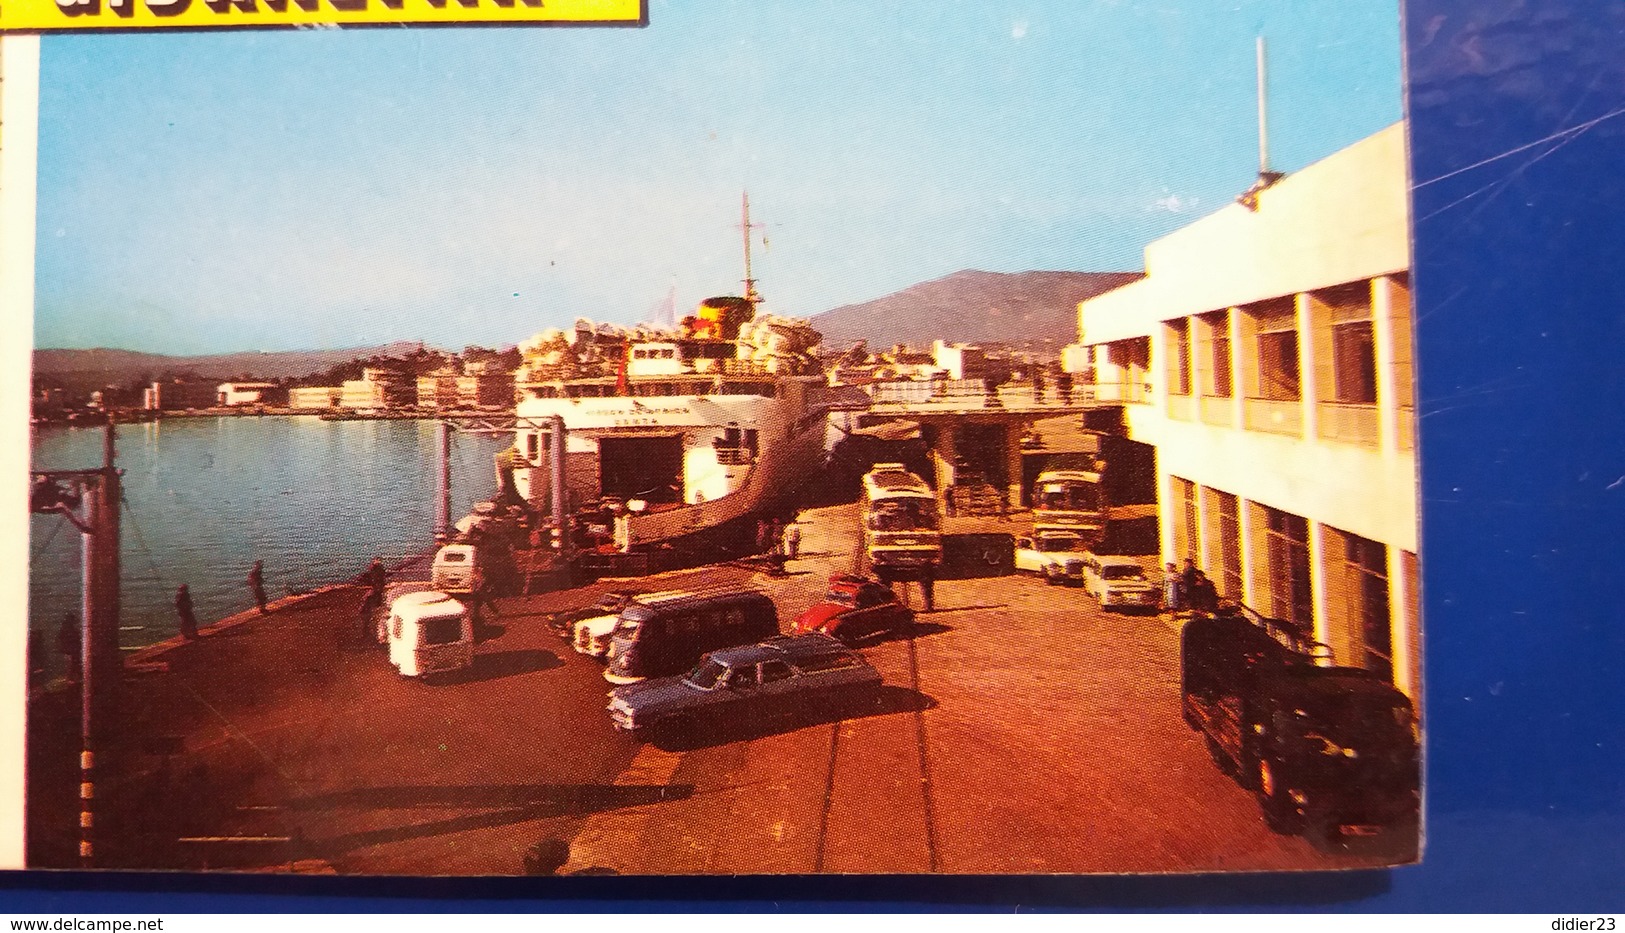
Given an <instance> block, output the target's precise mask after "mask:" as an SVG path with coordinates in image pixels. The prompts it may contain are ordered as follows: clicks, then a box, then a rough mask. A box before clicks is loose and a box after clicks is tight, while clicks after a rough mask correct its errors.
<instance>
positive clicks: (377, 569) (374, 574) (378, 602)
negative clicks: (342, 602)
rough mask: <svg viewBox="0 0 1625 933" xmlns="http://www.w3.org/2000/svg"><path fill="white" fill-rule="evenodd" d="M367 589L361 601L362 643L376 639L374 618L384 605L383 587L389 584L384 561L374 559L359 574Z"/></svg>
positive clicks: (380, 558)
mask: <svg viewBox="0 0 1625 933" xmlns="http://www.w3.org/2000/svg"><path fill="white" fill-rule="evenodd" d="M360 582H361V583H362V584H363V585H365V586H366V587H367V595H366V596H364V597H362V599H361V640H362V642H368V641H374V640H381V639H378V630H377V626H376V625H374V621H373V620H374V618H375V617H376V616H377V615H378V610H379V609H380V608H382V607H383V605H384V587H385V586H386V585H387V584H388V582H389V574H388V573H387V572H386V571H385V570H384V559H383V558H382V557H374V558H373V559H372V563H370V564H368V565H367V569H366V571H364V572H363V573H362V574H361V581H360Z"/></svg>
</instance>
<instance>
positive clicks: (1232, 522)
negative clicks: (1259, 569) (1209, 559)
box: [1208, 489, 1242, 600]
mask: <svg viewBox="0 0 1625 933" xmlns="http://www.w3.org/2000/svg"><path fill="white" fill-rule="evenodd" d="M1208 492H1209V494H1210V495H1212V497H1213V498H1212V502H1211V507H1212V509H1213V511H1215V512H1217V513H1218V515H1219V592H1220V593H1223V594H1224V595H1225V596H1227V597H1229V598H1230V599H1235V600H1240V599H1241V595H1242V589H1241V521H1240V518H1239V511H1238V509H1237V507H1236V497H1235V496H1232V495H1230V494H1229V493H1227V492H1219V491H1218V490H1216V489H1212V490H1208Z"/></svg>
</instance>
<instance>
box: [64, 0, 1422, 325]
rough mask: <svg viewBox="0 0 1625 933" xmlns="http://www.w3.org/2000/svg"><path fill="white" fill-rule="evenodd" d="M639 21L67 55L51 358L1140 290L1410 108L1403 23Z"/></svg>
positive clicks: (979, 17)
mask: <svg viewBox="0 0 1625 933" xmlns="http://www.w3.org/2000/svg"><path fill="white" fill-rule="evenodd" d="M882 6H884V5H882V4H874V3H871V2H844V0H787V2H776V0H749V2H747V0H738V2H736V0H688V2H665V0H650V10H649V20H650V24H649V26H647V27H646V28H642V29H555V28H528V29H526V28H518V29H489V28H486V29H419V30H387V29H385V30H380V29H373V30H350V31H339V30H316V31H290V32H241V33H191V34H183V35H180V34H178V35H121V36H51V37H47V38H46V39H45V40H44V42H43V47H42V62H41V84H42V88H43V90H42V92H41V108H40V170H39V171H40V178H39V184H40V190H39V244H38V257H39V259H38V268H39V276H38V301H37V304H38V313H37V320H36V338H35V342H36V344H37V345H39V346H42V347H43V346H72V347H91V346H117V347H125V348H129V349H139V350H147V351H152V352H162V353H181V354H189V353H211V352H223V351H231V350H248V349H264V350H278V349H300V348H316V347H348V346H359V345H366V344H374V343H380V342H385V341H389V340H424V341H427V342H429V343H431V344H435V345H440V346H446V347H451V348H460V347H462V346H463V345H464V344H468V343H479V344H485V345H502V344H511V343H515V342H517V341H519V340H521V339H523V338H525V337H527V336H529V335H530V334H532V333H534V332H536V331H537V330H540V329H542V328H544V327H548V326H557V325H561V324H566V323H568V322H569V321H571V320H573V319H574V318H575V317H577V316H580V315H585V316H588V317H592V318H595V319H599V320H615V321H623V322H632V321H636V320H639V319H642V318H645V317H647V316H648V315H649V313H650V311H651V309H652V308H654V307H655V306H656V305H657V304H658V303H659V302H660V301H661V300H662V299H663V298H664V297H665V296H666V294H667V293H668V291H669V290H671V289H674V288H675V290H676V296H677V302H678V305H679V307H687V306H691V305H693V304H694V303H696V302H697V301H698V300H699V299H701V298H703V297H705V296H707V295H711V294H723V293H730V292H736V291H737V290H738V289H739V284H738V280H739V279H740V278H741V276H742V270H741V258H740V245H739V232H738V230H737V229H736V228H735V225H736V224H737V223H738V213H739V196H740V192H741V190H742V189H745V188H748V189H749V190H750V194H751V204H752V213H753V218H752V219H753V220H755V221H757V222H760V223H763V224H765V225H766V226H765V227H764V229H763V230H762V231H760V233H763V234H765V235H766V237H767V239H768V245H767V247H766V249H765V251H764V250H763V249H761V248H760V242H759V241H758V249H757V250H756V252H755V255H754V257H753V258H754V260H755V272H756V277H757V278H758V279H759V280H760V282H761V285H760V287H761V290H762V292H763V294H764V296H765V297H766V298H767V300H768V308H769V309H770V310H772V311H774V312H776V313H781V314H793V315H810V314H815V313H817V312H820V311H825V310H828V309H830V308H833V307H837V306H839V305H842V304H847V303H851V302H857V301H865V300H868V299H871V298H875V297H879V296H881V295H885V294H888V293H890V292H893V291H896V290H898V289H901V288H904V287H907V286H909V285H912V284H914V283H916V282H920V281H925V280H928V279H932V278H936V277H939V276H942V275H946V274H948V273H950V272H954V271H956V270H959V269H964V268H977V269H986V270H993V271H1001V272H1017V271H1022V270H1027V269H1071V270H1080V271H1096V270H1118V269H1139V268H1140V267H1141V250H1142V249H1143V248H1144V246H1145V244H1146V242H1147V241H1149V240H1150V239H1152V238H1154V237H1156V236H1159V235H1162V234H1164V233H1166V232H1168V231H1170V230H1173V229H1176V228H1178V227H1180V226H1183V225H1184V224H1186V223H1189V222H1190V221H1191V220H1192V219H1194V218H1196V217H1198V216H1201V215H1202V214H1205V213H1209V212H1211V211H1213V210H1216V209H1218V208H1220V207H1222V206H1223V205H1224V204H1226V203H1228V202H1229V200H1230V199H1231V198H1233V197H1234V196H1235V195H1236V194H1237V193H1239V192H1240V191H1242V190H1243V189H1245V188H1246V186H1247V185H1248V184H1249V183H1250V182H1251V180H1252V176H1253V174H1254V172H1255V170H1256V167H1257V140H1256V116H1255V109H1254V108H1255V101H1254V76H1253V37H1254V36H1255V35H1257V34H1259V33H1261V32H1262V33H1263V34H1264V35H1265V36H1266V37H1267V38H1268V40H1269V43H1270V88H1271V107H1270V129H1271V140H1270V151H1271V157H1272V162H1273V163H1274V164H1275V167H1277V168H1280V169H1285V170H1289V171H1290V170H1294V169H1297V168H1301V167H1303V166H1304V165H1306V164H1308V163H1310V162H1313V161H1315V160H1317V159H1319V158H1322V157H1324V156H1326V155H1328V154H1330V153H1332V152H1334V151H1336V150H1337V149H1339V148H1342V147H1343V146H1345V145H1347V144H1349V143H1351V142H1353V141H1355V140H1357V139H1360V138H1362V137H1364V136H1366V135H1369V134H1370V133H1372V132H1375V131H1376V130H1378V129H1380V128H1382V127H1384V126H1387V125H1388V124H1390V123H1393V122H1395V121H1397V120H1398V119H1400V116H1401V91H1400V64H1399V62H1400V48H1399V22H1398V10H1397V4H1394V3H1386V2H1378V3H1358V4H1346V5H1345V4H1338V5H1331V4H1325V5H1322V4H1307V3H1303V2H1301V0H1161V2H1147V3H1138V2H1131V0H1045V2H1017V3H1001V2H984V3H972V2H958V3H954V2H938V3H927V2H910V3H903V4H897V5H896V7H897V8H896V9H879V8H880V7H882Z"/></svg>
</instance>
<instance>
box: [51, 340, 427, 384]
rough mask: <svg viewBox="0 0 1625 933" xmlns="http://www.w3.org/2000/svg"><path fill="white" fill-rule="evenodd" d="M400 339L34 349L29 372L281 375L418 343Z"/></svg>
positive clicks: (83, 378) (59, 377) (86, 377)
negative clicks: (192, 348) (265, 348)
mask: <svg viewBox="0 0 1625 933" xmlns="http://www.w3.org/2000/svg"><path fill="white" fill-rule="evenodd" d="M418 346H419V344H417V343H415V342H412V343H408V342H405V341H397V342H395V343H390V344H385V345H383V346H377V347H352V348H350V349H345V350H286V351H275V352H258V351H248V352H242V353H217V354H213V355H210V356H165V355H163V354H159V353H141V352H138V351H135V350H110V349H104V348H97V349H94V350H57V349H45V350H35V351H34V375H35V376H48V377H50V378H51V379H54V380H56V381H57V382H60V383H62V384H63V385H65V386H67V387H68V388H69V389H95V388H100V387H102V386H105V385H115V384H128V383H131V382H134V381H135V380H137V379H140V378H141V377H143V376H144V377H146V378H149V379H159V378H163V377H166V376H200V377H204V378H209V379H236V378H240V377H245V376H246V377H251V378H254V379H281V378H297V377H300V376H309V375H312V374H314V373H319V372H323V371H324V370H327V369H330V368H332V367H334V366H337V365H339V364H340V363H348V362H350V361H351V360H355V359H367V358H370V357H380V356H401V355H404V354H407V353H410V352H412V351H413V350H416V349H417V348H418Z"/></svg>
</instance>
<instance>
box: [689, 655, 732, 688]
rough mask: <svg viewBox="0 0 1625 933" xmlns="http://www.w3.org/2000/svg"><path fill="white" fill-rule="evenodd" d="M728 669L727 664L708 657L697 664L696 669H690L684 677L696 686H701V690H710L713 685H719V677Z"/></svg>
mask: <svg viewBox="0 0 1625 933" xmlns="http://www.w3.org/2000/svg"><path fill="white" fill-rule="evenodd" d="M727 670H728V668H727V666H726V665H723V664H719V663H717V662H716V661H713V660H711V659H710V658H706V659H705V660H704V661H701V662H700V663H699V664H697V665H695V666H694V669H693V670H691V671H689V672H688V676H687V677H685V678H683V679H684V680H686V681H688V682H689V683H691V684H693V685H694V686H696V687H699V688H700V689H701V690H710V689H711V688H712V687H714V686H716V685H717V678H718V677H721V676H722V675H723V674H724V673H726V672H727Z"/></svg>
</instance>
